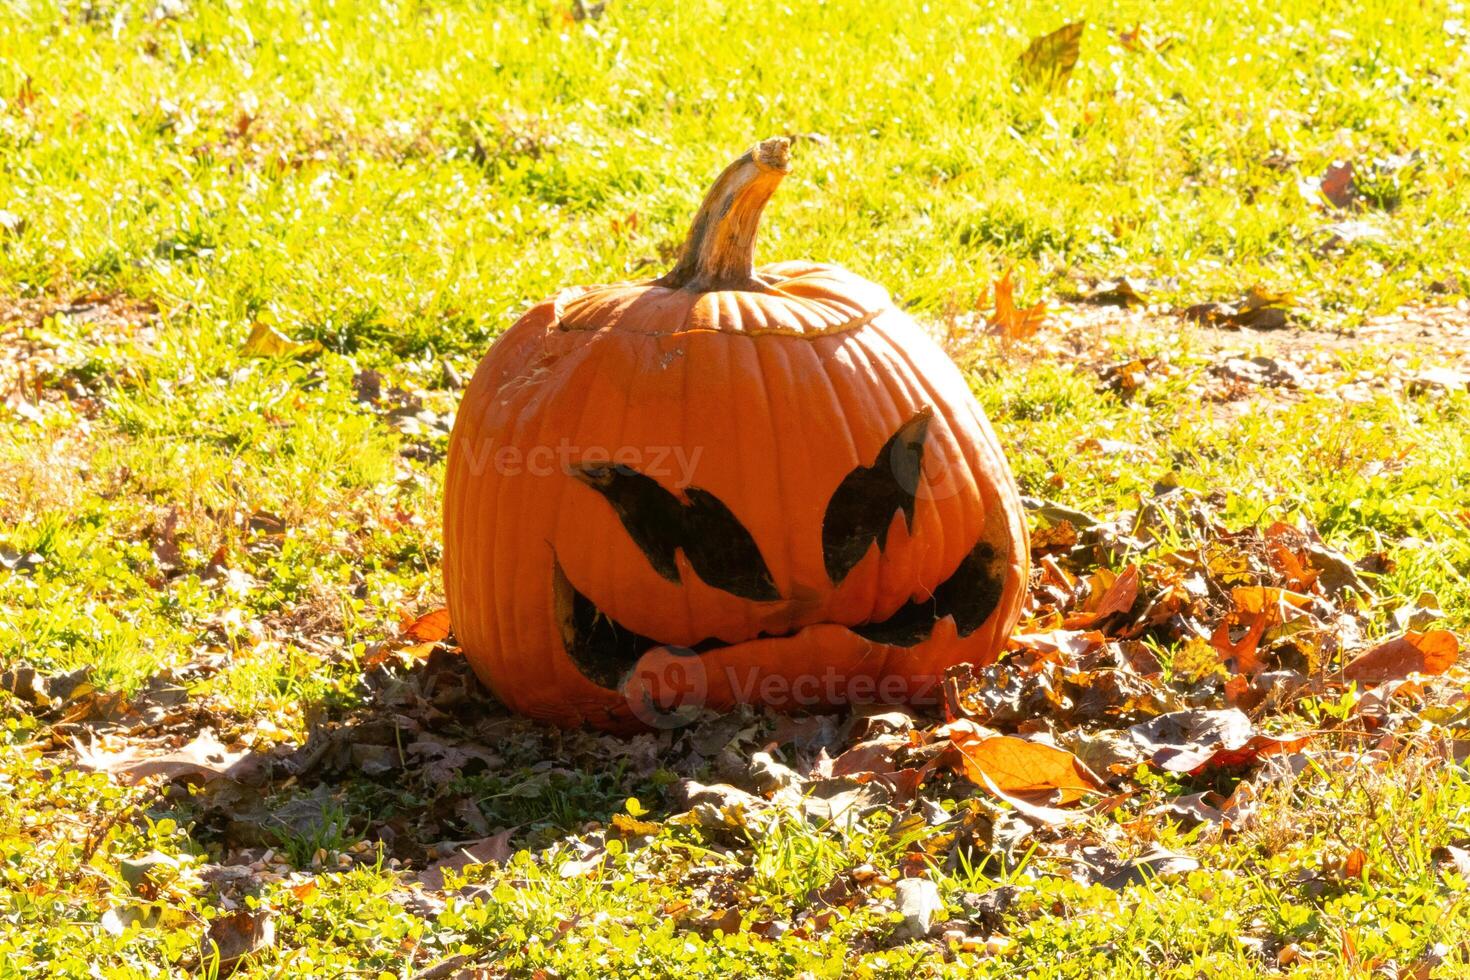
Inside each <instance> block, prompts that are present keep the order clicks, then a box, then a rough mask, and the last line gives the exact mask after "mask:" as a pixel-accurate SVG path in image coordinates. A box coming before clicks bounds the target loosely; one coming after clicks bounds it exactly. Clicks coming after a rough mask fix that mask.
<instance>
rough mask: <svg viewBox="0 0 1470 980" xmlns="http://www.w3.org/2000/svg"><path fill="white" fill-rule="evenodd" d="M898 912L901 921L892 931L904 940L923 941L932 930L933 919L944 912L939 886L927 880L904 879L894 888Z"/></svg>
mask: <svg viewBox="0 0 1470 980" xmlns="http://www.w3.org/2000/svg"><path fill="white" fill-rule="evenodd" d="M893 887H894V890H895V891H897V892H898V911H899V914H900V915H902V916H903V921H902V922H901V923H899V925H898V928H897V929H896V930H894V932H895V935H897V936H899V937H901V938H904V939H923V938H925V937H927V936H928V935H929V933H931V932H932V931H933V930H934V922H935V919H936V918H937V917H938V916H939V915H940V914H941V913H943V911H944V900H943V899H941V898H940V897H939V886H938V885H936V884H934V882H932V881H930V880H929V879H928V878H904V879H901V880H900V881H898V882H897V883H896V884H895V885H894V886H893Z"/></svg>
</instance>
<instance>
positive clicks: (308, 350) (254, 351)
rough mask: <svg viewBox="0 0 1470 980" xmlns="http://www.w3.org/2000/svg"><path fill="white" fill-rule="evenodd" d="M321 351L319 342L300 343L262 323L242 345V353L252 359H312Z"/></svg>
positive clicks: (256, 326)
mask: <svg viewBox="0 0 1470 980" xmlns="http://www.w3.org/2000/svg"><path fill="white" fill-rule="evenodd" d="M321 351H322V345H321V341H319V340H306V341H302V342H300V343H298V342H296V341H294V340H292V339H291V338H290V337H287V336H286V335H284V334H282V333H281V332H280V331H278V330H276V329H275V328H274V327H272V326H271V325H270V324H268V323H260V322H257V323H256V324H255V326H254V327H252V328H251V329H250V336H249V337H246V338H245V343H243V344H241V345H240V353H242V354H246V355H249V356H251V357H310V356H312V355H313V354H320V353H321Z"/></svg>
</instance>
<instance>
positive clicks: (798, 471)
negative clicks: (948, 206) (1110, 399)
mask: <svg viewBox="0 0 1470 980" xmlns="http://www.w3.org/2000/svg"><path fill="white" fill-rule="evenodd" d="M787 154H788V144H787V141H786V140H784V139H770V140H765V141H764V142H762V143H759V144H757V145H756V146H755V147H754V148H752V149H751V150H750V151H749V152H748V153H746V154H745V155H744V156H742V157H740V158H739V159H738V160H736V161H735V162H734V163H732V164H731V165H730V166H729V167H728V168H726V170H725V171H724V172H723V173H722V174H720V176H719V178H718V179H717V180H716V181H715V184H714V186H713V187H712V188H711V190H710V191H709V194H708V195H707V196H706V198H705V200H704V203H703V205H702V206H701V207H700V209H699V211H698V213H697V214H696V216H695V218H694V223H693V226H692V228H691V230H690V232H689V236H688V238H687V240H686V241H685V243H684V246H683V250H682V252H681V253H680V256H679V259H678V263H677V265H675V267H674V269H673V271H671V272H669V273H668V274H667V275H665V276H663V277H662V278H659V279H653V280H649V281H644V282H634V283H621V284H617V285H609V286H592V287H587V288H572V289H568V290H566V291H564V292H562V293H560V294H559V295H557V296H556V297H554V298H552V299H549V300H547V301H545V302H542V303H540V304H538V305H537V306H535V307H533V308H532V309H531V310H530V311H529V312H528V313H526V315H525V316H523V317H522V318H521V319H520V321H519V322H517V323H516V324H515V325H514V326H513V327H511V328H510V329H509V330H508V331H507V332H506V333H505V334H504V335H503V336H501V337H500V338H498V339H497V341H496V342H495V344H494V345H493V346H492V347H491V349H490V351H489V353H488V354H487V355H486V356H485V359H484V360H483V361H482V362H481V364H480V366H479V369H478V370H477V371H476V372H475V376H474V379H473V381H472V382H471V383H470V385H469V387H468V389H467V390H466V393H465V396H464V401H463V404H462V405H461V407H460V410H459V413H458V418H457V420H456V422H455V426H454V433H453V436H452V438H451V440H450V445H449V462H448V474H447V478H446V487H445V501H444V580H445V589H446V592H447V595H448V604H449V610H450V615H451V618H452V620H453V623H454V628H455V633H456V635H457V636H458V638H459V641H460V643H461V645H462V647H463V649H464V652H465V655H466V656H467V657H468V658H469V660H470V663H471V664H472V665H473V666H474V669H475V671H476V672H477V674H478V675H479V676H480V678H481V679H482V680H483V681H484V682H485V683H486V684H487V685H488V686H489V687H490V688H491V689H492V690H493V691H494V692H495V693H496V695H497V696H499V697H500V698H501V699H502V700H503V701H504V702H506V704H508V705H509V706H511V707H512V708H514V709H516V710H519V711H521V712H524V713H526V714H529V715H532V716H536V717H539V718H543V719H546V720H549V721H552V722H556V723H558V724H562V725H569V726H570V725H577V724H583V723H589V724H592V725H595V726H597V727H600V728H604V729H609V730H631V729H637V728H640V727H645V726H647V725H650V724H654V725H657V724H662V723H664V722H665V721H666V720H668V719H669V718H671V717H675V718H676V717H678V714H677V713H678V712H679V711H682V710H685V709H688V708H690V707H700V706H710V707H715V708H728V707H730V706H732V705H734V704H736V703H738V702H754V703H763V704H768V705H773V706H775V707H778V708H783V707H784V708H796V707H812V706H816V705H836V704H842V703H847V702H860V701H867V702H888V703H898V702H909V703H922V702H925V701H933V700H934V699H935V698H936V696H937V695H938V693H939V681H940V679H941V678H942V676H943V673H944V670H945V668H947V667H949V666H951V665H953V664H956V663H962V662H972V663H980V664H984V663H989V662H991V661H993V660H994V659H995V657H996V655H997V653H998V651H999V650H1000V649H1001V648H1002V646H1003V644H1004V643H1005V641H1006V639H1007V637H1008V635H1009V633H1010V631H1011V629H1012V628H1013V627H1014V626H1015V623H1016V619H1017V617H1018V615H1019V613H1020V607H1021V599H1022V592H1023V588H1024V585H1025V582H1026V577H1027V546H1026V531H1025V525H1024V523H1023V520H1022V511H1021V504H1020V500H1019V498H1018V496H1017V492H1016V488H1015V483H1014V481H1013V479H1012V477H1011V475H1010V472H1009V469H1008V468H1007V465H1006V462H1005V459H1004V457H1003V456H1002V454H1001V451H1000V448H999V447H998V445H997V444H996V440H995V436H994V435H993V433H992V432H991V429H990V426H989V424H988V422H987V421H986V419H985V417H984V415H983V414H982V412H981V410H980V408H979V406H978V405H977V404H976V403H975V400H974V398H973V396H972V395H971V393H970V391H969V388H968V386H967V385H966V382H965V380H964V378H963V377H962V376H961V374H960V372H959V371H958V370H957V369H956V368H955V366H954V365H953V364H952V363H951V362H950V361H949V359H948V358H947V357H946V356H945V355H944V353H943V352H942V351H941V350H940V349H939V348H938V347H937V346H936V345H935V344H934V343H933V342H932V341H931V340H930V339H929V338H928V337H926V336H925V335H924V333H923V332H922V331H921V330H920V328H919V327H918V326H917V325H916V324H915V323H914V322H913V320H911V319H910V318H909V317H908V316H907V315H905V314H904V313H903V312H902V311H900V310H899V309H897V308H896V307H894V305H893V304H892V302H891V300H890V299H889V297H888V294H887V293H886V292H885V291H884V290H883V289H882V288H881V287H880V286H877V285H875V284H873V283H871V282H868V281H866V280H864V279H860V278H858V277H857V276H854V275H852V274H851V273H849V272H846V271H845V270H843V269H841V268H838V267H836V266H832V265H818V264H814V263H809V262H780V263H776V264H774V265H767V266H763V267H761V268H759V269H756V268H754V267H753V265H752V255H753V252H754V241H755V233H756V226H757V223H758V221H759V219H760V215H761V212H762V210H763V209H764V208H765V205H766V202H767V200H769V198H770V196H771V194H772V192H773V191H774V190H775V188H776V185H777V184H778V183H779V182H780V181H781V178H782V177H783V176H784V175H785V173H786V171H787Z"/></svg>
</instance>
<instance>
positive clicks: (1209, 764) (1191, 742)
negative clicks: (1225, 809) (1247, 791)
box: [1128, 708, 1310, 774]
mask: <svg viewBox="0 0 1470 980" xmlns="http://www.w3.org/2000/svg"><path fill="white" fill-rule="evenodd" d="M1128 732H1129V734H1130V735H1131V736H1132V737H1133V740H1134V742H1135V743H1136V744H1137V745H1138V747H1139V749H1140V750H1141V751H1142V752H1143V753H1144V754H1145V755H1146V756H1147V757H1148V759H1149V762H1150V763H1152V764H1153V765H1154V766H1156V767H1157V768H1159V769H1163V770H1165V771H1166V772H1183V773H1190V774H1195V773H1199V772H1202V771H1204V770H1205V769H1233V768H1239V767H1242V766H1246V765H1250V764H1252V763H1254V762H1255V761H1256V760H1257V759H1259V758H1261V757H1263V756H1268V755H1276V754H1278V753H1281V752H1293V751H1295V750H1297V749H1299V748H1301V747H1302V746H1303V745H1305V744H1306V743H1307V742H1308V741H1309V740H1310V736H1308V735H1300V734H1289V735H1260V734H1257V733H1256V731H1255V727H1254V726H1253V725H1252V724H1251V721H1250V718H1248V717H1246V714H1245V712H1243V711H1240V710H1239V709H1237V708H1225V709H1222V710H1208V709H1204V708H1191V709H1189V710H1186V711H1171V712H1170V713H1168V714H1165V715H1159V716H1158V717H1157V718H1152V719H1150V720H1148V721H1146V722H1141V723H1139V724H1137V725H1134V726H1133V727H1132V728H1130V729H1128Z"/></svg>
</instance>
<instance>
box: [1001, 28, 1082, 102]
mask: <svg viewBox="0 0 1470 980" xmlns="http://www.w3.org/2000/svg"><path fill="white" fill-rule="evenodd" d="M1086 28H1087V21H1085V20H1079V21H1074V22H1073V23H1071V24H1066V25H1064V26H1063V27H1060V28H1058V29H1057V30H1055V31H1052V32H1051V33H1050V34H1045V35H1042V36H1041V37H1038V38H1036V39H1035V40H1033V41H1032V42H1031V43H1030V44H1029V45H1028V46H1027V47H1026V50H1025V51H1022V52H1021V56H1020V57H1019V58H1017V59H1016V74H1017V76H1018V77H1019V78H1020V79H1021V82H1022V84H1025V85H1032V86H1035V85H1042V86H1045V87H1047V88H1058V87H1061V86H1062V85H1065V84H1066V81H1067V78H1068V77H1069V76H1070V75H1071V74H1072V70H1073V69H1074V68H1076V67H1077V58H1078V56H1079V55H1080V53H1081V50H1082V32H1083V31H1084V30H1085V29H1086Z"/></svg>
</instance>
